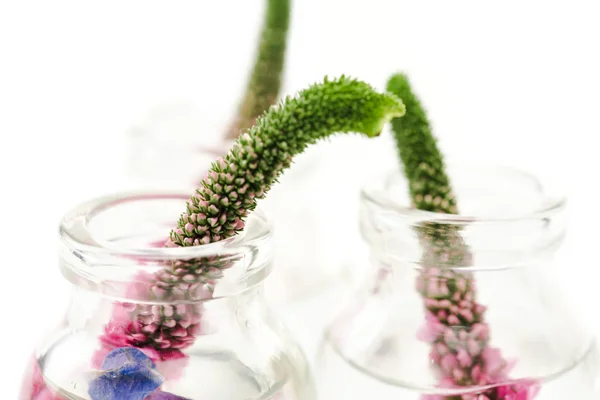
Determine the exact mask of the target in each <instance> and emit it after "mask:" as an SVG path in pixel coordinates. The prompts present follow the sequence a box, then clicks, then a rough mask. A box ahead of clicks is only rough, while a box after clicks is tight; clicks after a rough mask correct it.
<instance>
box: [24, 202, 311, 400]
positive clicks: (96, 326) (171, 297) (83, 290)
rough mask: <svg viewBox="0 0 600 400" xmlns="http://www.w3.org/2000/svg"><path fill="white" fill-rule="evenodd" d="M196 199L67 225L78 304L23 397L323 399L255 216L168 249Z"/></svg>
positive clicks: (75, 216)
mask: <svg viewBox="0 0 600 400" xmlns="http://www.w3.org/2000/svg"><path fill="white" fill-rule="evenodd" d="M187 198H188V196H187V195H180V194H172V193H156V192H154V193H149V194H146V193H141V194H117V195H114V196H108V197H104V198H99V199H95V200H92V201H90V202H88V203H86V204H83V205H80V206H79V207H77V208H75V209H73V210H72V211H71V212H69V213H68V214H67V215H66V216H65V217H64V219H63V220H62V222H61V226H60V246H61V249H60V268H61V271H62V273H63V275H64V276H65V278H66V279H68V280H69V281H70V283H71V284H72V285H73V293H72V299H71V301H70V305H69V308H68V310H67V311H66V314H65V317H64V319H63V321H62V322H61V323H60V324H59V327H58V328H57V329H56V330H54V331H53V333H52V334H51V335H48V336H46V337H45V338H44V340H43V341H42V342H41V343H40V345H39V346H38V347H37V348H36V351H35V356H34V357H33V359H32V361H31V365H30V368H29V370H28V371H27V372H26V374H25V377H24V380H23V385H22V391H21V396H20V400H47V399H54V400H63V399H92V400H97V399H102V400H126V399H127V400H128V399H159V400H168V399H172V400H181V399H191V400H193V399H207V398H209V399H215V400H219V399H222V400H230V399H231V400H235V399H240V400H241V399H257V400H258V399H273V400H275V399H277V400H284V399H285V400H288V399H289V400H301V399H302V400H303V399H313V398H314V396H315V394H314V392H313V390H314V388H313V386H312V381H311V376H310V374H309V372H308V367H307V362H306V360H305V357H304V354H303V352H302V351H301V350H300V348H299V346H297V344H296V342H295V340H294V339H293V338H292V337H291V335H290V333H289V332H288V330H287V329H286V328H285V327H284V326H283V325H282V324H281V323H280V322H279V321H278V320H277V319H276V318H275V317H274V315H273V314H272V313H271V311H270V309H269V307H268V306H267V305H266V302H265V300H264V295H263V283H264V279H265V278H266V277H267V276H268V274H269V272H270V269H271V264H272V263H271V258H272V257H271V245H272V243H271V230H270V225H269V223H268V221H267V220H266V219H265V217H264V216H263V215H262V214H261V213H260V212H256V213H253V214H252V216H251V217H250V218H249V219H248V221H247V227H246V228H245V229H244V231H243V233H241V234H240V235H238V236H235V237H232V238H229V239H226V240H223V241H220V242H216V243H212V244H207V245H203V246H193V247H186V248H166V247H164V243H165V241H166V239H167V237H168V233H169V230H170V227H172V226H174V224H175V223H176V221H177V219H178V218H179V215H180V213H181V211H182V210H184V209H185V202H186V200H187ZM190 268H193V269H194V270H195V271H196V273H193V274H192V273H190V272H189V271H190ZM127 363H130V364H127ZM125 367H127V368H129V369H127V368H126V369H125V370H124V369H122V368H125ZM119 368H121V369H119ZM132 377H133V378H132ZM128 379H129V380H128ZM139 393H141V394H139ZM102 396H104V397H102ZM136 396H137V397H136Z"/></svg>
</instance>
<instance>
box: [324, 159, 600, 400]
mask: <svg viewBox="0 0 600 400" xmlns="http://www.w3.org/2000/svg"><path fill="white" fill-rule="evenodd" d="M449 176H450V177H451V178H452V184H453V187H454V189H455V193H456V195H457V200H458V201H457V204H458V206H459V208H460V211H461V214H460V215H449V214H437V213H431V212H425V211H420V210H415V209H413V208H409V207H406V206H405V205H406V204H410V200H409V198H408V194H407V192H408V190H407V188H408V183H407V182H406V180H405V179H404V177H403V175H402V173H401V172H393V173H391V174H387V175H385V176H383V178H382V179H379V180H377V181H374V182H372V183H370V184H369V185H367V186H366V187H365V188H364V189H363V192H362V195H361V211H360V227H361V233H362V236H363V238H364V241H365V242H366V245H367V246H368V248H369V256H368V258H369V259H368V260H364V263H365V264H368V265H369V272H368V273H367V274H366V276H367V278H365V279H364V283H363V285H362V287H361V288H359V289H357V290H356V291H355V292H354V293H353V294H352V295H351V296H350V297H349V300H348V302H347V304H346V305H345V306H344V307H343V309H342V311H340V312H339V313H338V314H337V315H336V317H335V318H333V320H332V321H331V322H330V324H329V325H328V327H327V329H326V333H325V335H324V339H323V342H322V344H321V347H320V353H319V356H318V364H317V365H318V370H317V371H316V376H318V386H317V387H318V388H319V395H320V398H321V399H330V398H334V397H335V398H340V399H342V398H357V399H359V398H367V397H369V398H374V399H378V400H386V399H395V400H398V399H406V400H412V399H415V400H416V399H421V400H530V399H537V400H558V399H565V398H573V399H578V400H587V399H590V400H591V399H593V398H596V397H594V392H595V391H596V376H597V374H598V365H599V364H598V361H599V359H598V352H597V348H596V344H595V336H594V334H593V329H591V328H590V326H589V325H588V323H589V322H591V321H586V319H585V317H584V316H585V314H584V313H583V312H581V309H578V308H577V306H576V304H577V303H576V302H575V301H573V297H570V295H569V293H568V292H565V291H563V288H562V283H563V282H564V279H563V278H561V274H562V273H563V272H564V271H561V270H559V269H557V268H556V262H555V261H556V259H557V258H556V257H555V253H556V252H557V250H558V248H559V247H560V244H561V242H562V240H563V236H564V235H565V200H564V198H563V197H561V196H560V195H556V194H555V193H554V192H553V191H552V189H551V188H550V187H549V186H548V185H544V184H542V183H541V182H539V181H538V180H537V179H536V178H535V177H533V176H531V175H528V174H526V173H524V172H521V171H518V170H515V169H511V168H503V167H493V166H484V165H477V166H452V167H451V168H450V173H449ZM432 201H435V200H434V199H432ZM571 273H573V272H571Z"/></svg>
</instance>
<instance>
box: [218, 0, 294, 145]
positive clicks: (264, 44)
mask: <svg viewBox="0 0 600 400" xmlns="http://www.w3.org/2000/svg"><path fill="white" fill-rule="evenodd" d="M266 7H267V8H266V15H265V19H264V26H263V30H262V34H261V39H260V42H259V46H258V49H257V55H256V61H255V63H254V69H253V70H252V74H251V75H250V79H249V81H248V86H247V88H246V92H245V94H244V97H243V100H242V102H241V104H240V106H239V109H238V114H237V116H236V119H235V121H234V122H233V124H232V125H231V127H230V128H229V131H228V132H227V139H234V138H236V137H237V136H238V135H239V134H240V133H242V132H245V131H246V130H247V129H249V128H250V127H251V126H252V125H254V121H255V120H256V118H258V116H259V115H261V114H262V113H263V112H265V111H266V110H267V109H268V108H269V107H270V106H271V105H273V104H274V103H275V102H276V101H277V97H278V95H279V90H280V87H281V79H282V74H283V69H284V64H285V51H286V43H287V33H288V28H289V22H290V11H291V4H290V0H267V5H266Z"/></svg>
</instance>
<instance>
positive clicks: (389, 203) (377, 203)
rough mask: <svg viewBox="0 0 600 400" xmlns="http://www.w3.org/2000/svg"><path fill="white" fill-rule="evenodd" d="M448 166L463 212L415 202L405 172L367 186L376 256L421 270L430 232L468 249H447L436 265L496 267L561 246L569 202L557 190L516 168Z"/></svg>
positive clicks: (364, 225) (364, 220)
mask: <svg viewBox="0 0 600 400" xmlns="http://www.w3.org/2000/svg"><path fill="white" fill-rule="evenodd" d="M447 170H448V176H449V178H450V184H451V185H452V188H453V189H454V193H455V196H456V200H457V205H458V209H459V212H460V213H459V214H444V213H436V212H430V211H423V210H418V209H415V208H413V207H411V206H410V205H411V203H412V202H411V198H410V194H409V183H408V181H407V179H406V178H405V177H404V174H403V171H402V170H395V171H391V172H389V173H387V174H386V175H384V176H383V177H382V178H381V179H379V180H376V181H372V182H370V183H369V184H367V185H366V186H364V188H363V189H362V193H361V216H360V226H361V233H362V236H363V238H365V240H366V241H367V242H368V243H369V244H370V245H371V248H372V251H373V252H374V254H375V255H376V256H377V257H380V258H382V259H387V260H388V261H389V262H390V263H393V264H394V265H395V264H400V265H405V264H409V265H412V266H413V267H414V268H422V267H424V265H423V257H424V256H425V255H426V254H429V253H430V251H429V250H428V249H427V248H424V247H423V243H422V237H424V235H429V236H432V237H436V238H437V239H438V242H440V241H441V242H444V241H447V242H449V243H455V244H454V245H453V246H462V245H464V246H466V247H465V250H466V249H467V248H468V250H469V251H465V252H464V254H462V253H461V254H462V256H461V257H457V256H456V257H455V256H452V257H451V252H450V251H447V252H446V253H445V254H444V255H443V257H442V256H440V257H439V259H437V260H436V261H435V262H436V266H438V267H444V268H462V269H465V268H470V269H474V270H481V269H497V268H507V267H510V266H518V265H523V264H524V263H528V262H530V261H533V260H534V259H535V258H536V257H539V256H540V255H541V254H546V253H551V252H552V251H554V250H555V249H556V248H557V246H558V245H559V244H560V243H562V239H563V237H564V233H565V215H564V214H565V213H564V212H563V211H564V209H565V208H566V199H565V197H564V196H563V195H562V192H560V190H559V189H557V188H555V187H552V185H550V184H548V183H546V182H542V181H540V180H539V179H537V178H536V177H534V176H533V175H532V174H529V173H527V172H524V171H522V170H520V169H516V168H512V167H504V166H497V165H485V164H480V163H479V164H448V167H447ZM460 243H463V244H462V245H461V244H460ZM457 248H458V247H455V248H454V249H455V250H456V249H457Z"/></svg>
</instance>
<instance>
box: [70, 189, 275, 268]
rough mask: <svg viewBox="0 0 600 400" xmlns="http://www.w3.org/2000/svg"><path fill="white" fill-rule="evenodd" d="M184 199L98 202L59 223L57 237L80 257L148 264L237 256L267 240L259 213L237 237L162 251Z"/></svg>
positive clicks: (152, 196)
mask: <svg viewBox="0 0 600 400" xmlns="http://www.w3.org/2000/svg"><path fill="white" fill-rule="evenodd" d="M188 199H189V196H188V195H183V194H181V193H171V192H167V193H157V192H134V193H122V194H121V193H119V194H114V195H110V196H104V197H99V198H96V199H93V200H91V201H88V202H86V203H84V204H81V205H79V206H77V207H75V208H74V209H73V210H71V211H70V212H68V213H67V214H66V215H65V216H64V218H63V219H62V221H61V223H60V237H61V240H62V242H63V243H64V244H65V245H67V246H68V247H70V248H72V249H73V250H76V251H78V252H87V253H96V254H107V253H109V254H119V255H122V256H124V257H143V258H144V259H147V260H152V259H155V260H185V259H194V258H200V257H211V256H228V255H238V254H240V253H244V252H247V251H250V250H251V247H253V246H258V245H260V243H261V242H262V241H264V240H267V239H268V238H269V237H270V236H271V224H270V222H269V221H268V219H267V217H266V216H265V215H264V214H263V213H262V212H261V211H259V210H257V211H254V212H253V213H252V215H251V216H250V217H249V218H248V220H247V223H246V228H245V229H244V230H243V231H242V232H240V233H239V234H238V235H236V236H233V237H230V238H227V239H224V240H220V241H218V242H214V243H208V244H204V245H201V246H187V247H169V248H167V247H164V244H165V243H166V241H167V239H168V237H169V233H170V231H171V229H172V228H174V227H175V226H176V224H177V221H178V219H179V216H180V215H181V213H183V212H184V211H185V206H186V202H187V200H188Z"/></svg>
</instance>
